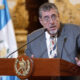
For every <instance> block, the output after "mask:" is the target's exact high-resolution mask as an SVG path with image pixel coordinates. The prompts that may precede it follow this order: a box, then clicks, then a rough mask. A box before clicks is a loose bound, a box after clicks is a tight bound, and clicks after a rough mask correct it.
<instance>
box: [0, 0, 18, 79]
mask: <svg viewBox="0 0 80 80" xmlns="http://www.w3.org/2000/svg"><path fill="white" fill-rule="evenodd" d="M16 49H17V46H16V39H15V35H14V30H13V24H12V20H11V17H10V14H9V9H8V5H7V1H6V0H0V58H6V57H7V56H8V55H9V54H10V53H12V52H13V51H15V50H16ZM17 56H18V53H17V52H15V53H14V54H13V55H11V56H10V58H16V57H17ZM0 80H19V79H18V78H16V77H15V76H2V77H0Z"/></svg>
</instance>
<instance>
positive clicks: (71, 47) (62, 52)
mask: <svg viewBox="0 0 80 80" xmlns="http://www.w3.org/2000/svg"><path fill="white" fill-rule="evenodd" d="M39 21H40V23H41V25H42V26H43V28H41V29H38V30H36V31H34V32H32V33H31V34H29V35H28V37H27V43H28V45H27V49H26V54H27V56H29V57H35V58H61V59H64V60H66V61H69V62H71V63H74V64H77V65H78V66H80V60H79V59H78V58H77V53H79V52H80V27H78V26H77V25H73V24H61V23H60V19H59V12H58V9H57V7H56V6H55V4H53V3H44V4H43V5H41V6H40V8H39ZM66 79H68V80H73V79H74V78H72V77H67V78H66ZM61 80H65V78H63V77H61Z"/></svg>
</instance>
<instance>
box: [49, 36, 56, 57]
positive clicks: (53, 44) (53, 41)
mask: <svg viewBox="0 0 80 80" xmlns="http://www.w3.org/2000/svg"><path fill="white" fill-rule="evenodd" d="M56 48H57V45H56V38H53V37H51V38H50V58H56V57H57V51H56Z"/></svg>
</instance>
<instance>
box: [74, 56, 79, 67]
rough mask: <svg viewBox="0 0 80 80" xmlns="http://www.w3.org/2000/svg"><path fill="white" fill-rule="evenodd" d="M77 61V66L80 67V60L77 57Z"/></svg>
mask: <svg viewBox="0 0 80 80" xmlns="http://www.w3.org/2000/svg"><path fill="white" fill-rule="evenodd" d="M75 60H76V63H77V65H78V66H80V60H79V59H78V58H77V57H75Z"/></svg>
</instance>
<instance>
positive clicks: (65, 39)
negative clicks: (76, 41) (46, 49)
mask: <svg viewBox="0 0 80 80" xmlns="http://www.w3.org/2000/svg"><path fill="white" fill-rule="evenodd" d="M66 41H67V38H64V43H63V47H62V51H61V59H62V55H63V49H64V46H65V43H66Z"/></svg>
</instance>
